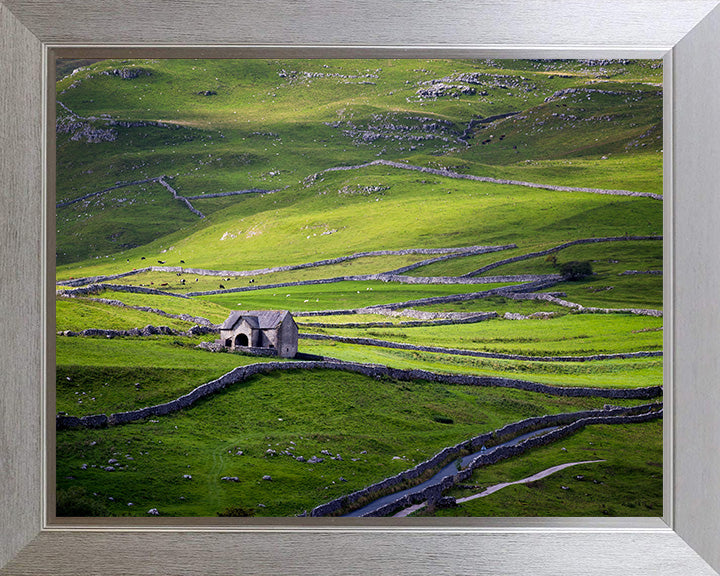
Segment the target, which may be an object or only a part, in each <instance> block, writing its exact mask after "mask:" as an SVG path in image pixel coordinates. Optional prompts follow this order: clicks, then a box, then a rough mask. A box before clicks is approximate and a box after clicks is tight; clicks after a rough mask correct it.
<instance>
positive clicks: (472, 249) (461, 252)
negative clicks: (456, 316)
mask: <svg viewBox="0 0 720 576" xmlns="http://www.w3.org/2000/svg"><path fill="white" fill-rule="evenodd" d="M155 180H158V179H153V181H155ZM165 184H166V185H167V183H165ZM206 197H207V196H206ZM509 248H516V246H515V245H514V244H508V245H507V246H466V247H462V248H407V249H403V250H374V251H369V252H357V253H355V254H350V255H348V256H339V257H338V258H328V259H325V260H317V261H315V262H305V263H303V264H292V265H288V266H275V267H272V268H258V269H255V270H240V271H237V270H207V269H205V268H189V267H182V266H150V267H148V268H141V269H138V270H132V271H130V272H124V273H122V274H114V275H110V276H91V277H87V278H76V279H73V280H63V281H60V282H57V284H59V285H67V286H82V285H84V284H88V283H90V282H100V281H103V282H104V281H106V280H115V279H117V278H123V277H125V276H131V275H133V274H140V273H142V272H149V271H152V272H173V273H178V272H179V273H182V274H196V275H197V276H225V277H238V276H239V277H245V276H258V275H262V274H272V273H274V272H288V271H291V270H302V269H305V268H317V267H320V266H329V265H332V264H341V263H343V262H348V261H350V260H355V259H357V258H365V257H368V256H409V255H414V254H449V255H450V257H452V258H457V257H462V256H467V255H471V254H484V253H488V252H497V251H499V250H507V249H509ZM425 262H427V261H425ZM422 265H425V264H422ZM412 267H415V266H414V265H411V268H408V269H412ZM399 270H402V269H399ZM393 272H397V271H393ZM389 273H390V272H387V273H385V274H389Z"/></svg>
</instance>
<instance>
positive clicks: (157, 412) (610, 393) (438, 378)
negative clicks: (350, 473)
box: [56, 360, 662, 430]
mask: <svg viewBox="0 0 720 576" xmlns="http://www.w3.org/2000/svg"><path fill="white" fill-rule="evenodd" d="M298 369H300V370H343V371H347V372H354V373H357V374H363V375H365V376H370V377H372V378H391V379H394V380H402V381H411V380H424V381H428V382H440V383H444V384H457V385H466V386H493V387H502V388H516V389H519V390H525V391H528V392H539V393H543V394H551V395H553V396H580V397H598V398H624V399H639V398H645V399H649V398H657V397H658V396H661V395H662V386H650V387H647V388H633V389H618V388H610V389H605V388H582V387H559V386H548V385H547V384H539V383H537V382H529V381H526V380H515V379H511V378H500V377H491V376H472V375H468V374H439V373H436V372H429V371H427V370H402V369H398V368H391V367H389V366H382V365H378V364H361V363H356V362H342V361H330V360H320V361H296V362H266V363H258V364H249V365H247V366H240V367H238V368H235V369H234V370H231V371H230V372H228V373H227V374H224V375H223V376H221V377H220V378H218V379H216V380H212V381H211V382H208V383H206V384H202V385H200V386H198V387H197V388H195V389H194V390H192V392H189V393H188V394H185V395H184V396H181V397H179V398H177V399H175V400H171V401H169V402H165V403H163V404H157V405H155V406H149V407H147V408H142V409H139V410H130V411H128V412H121V413H116V414H111V415H110V416H107V415H105V414H98V415H94V416H82V417H75V416H65V415H58V416H57V418H56V426H57V429H58V430H61V429H65V428H78V427H83V426H91V427H92V426H108V425H114V424H124V423H126V422H132V421H135V420H141V419H143V418H147V417H149V416H163V415H165V414H169V413H171V412H176V411H178V410H182V409H184V408H188V407H189V406H191V405H192V404H194V403H195V402H196V401H197V400H199V399H200V398H205V397H206V396H209V395H211V394H214V393H216V392H218V391H219V390H222V389H223V388H225V387H226V386H228V385H230V384H235V383H237V382H241V381H244V380H246V379H248V378H250V377H252V376H255V375H257V374H269V373H272V372H274V371H277V370H298Z"/></svg>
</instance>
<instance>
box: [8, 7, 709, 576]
mask: <svg viewBox="0 0 720 576" xmlns="http://www.w3.org/2000/svg"><path fill="white" fill-rule="evenodd" d="M718 3H719V2H718V0H634V1H628V0H614V1H610V2H604V3H602V4H600V3H597V2H593V1H592V0H572V1H567V2H553V1H540V0H533V1H529V2H528V1H527V0H526V1H523V0H495V1H490V0H455V1H451V0H428V1H425V2H417V1H416V0H398V1H396V2H393V3H388V2H384V3H383V2H380V1H379V0H368V1H365V2H349V1H348V0H339V1H338V0H336V1H332V0H307V1H304V2H282V0H268V1H265V2H258V1H251V0H194V1H192V2H191V1H189V0H176V1H174V2H166V1H162V0H152V1H144V2H143V1H141V0H125V1H123V2H120V1H118V0H94V1H91V0H65V1H60V0H51V1H47V0H42V1H41V0H0V79H1V81H0V254H1V255H2V257H1V258H0V274H1V275H0V311H1V312H2V316H1V317H2V318H3V321H2V322H0V343H2V346H0V366H2V370H0V379H1V380H0V381H1V382H2V386H1V387H0V392H1V396H0V575H5V574H33V575H35V574H73V575H75V574H78V573H88V574H90V573H102V574H105V575H109V574H216V573H217V574H260V573H261V574H280V573H282V574H493V575H494V574H503V575H507V574H527V573H528V569H529V567H531V569H532V573H533V574H536V575H545V574H547V575H550V574H553V575H555V574H598V575H600V574H602V575H614V574H618V575H619V574H635V575H639V576H642V575H646V574H647V575H650V574H652V575H678V576H680V575H682V576H685V575H688V574H693V575H700V576H704V575H708V576H710V575H712V574H717V572H716V571H715V570H719V569H720V547H719V546H717V544H718V540H719V537H718V534H720V480H718V479H719V478H720V450H718V445H719V444H720V416H719V415H718V409H717V407H718V406H720V387H718V386H717V385H716V382H717V381H718V379H719V378H720V361H719V360H720V338H718V332H719V327H720V304H719V303H718V298H717V286H718V285H719V284H720V266H717V260H718V256H717V253H716V251H715V247H716V246H718V245H720V226H718V225H717V224H716V221H717V215H720V194H718V191H717V184H716V182H718V181H720V162H718V161H717V158H718V154H719V152H718V142H720V139H719V137H718V134H720V105H718V103H717V99H716V96H715V95H716V94H717V93H718V92H720V59H718V58H717V54H718V48H720V34H718V33H719V32H720V9H719V8H718V7H717V5H718ZM149 39H151V40H149ZM118 49H122V50H123V53H124V54H126V57H131V56H133V55H135V56H138V57H143V56H146V55H147V54H148V51H155V53H157V54H164V53H167V54H172V55H173V56H174V57H181V56H185V57H212V56H216V55H219V54H223V55H229V54H241V55H244V56H245V57H248V56H252V55H257V56H258V57H260V56H262V57H275V56H280V55H287V54H293V55H295V56H296V57H324V58H331V57H352V56H363V57H374V56H378V57H420V58H429V57H448V58H450V57H478V58H482V57H490V56H492V57H509V58H512V57H528V58H543V57H555V58H560V57H565V58H576V57H634V58H646V57H652V58H659V57H663V58H664V60H665V67H664V70H665V81H664V94H665V104H664V116H665V119H664V125H665V126H664V128H665V130H664V138H665V140H664V153H665V159H664V170H665V173H664V182H665V184H664V186H665V190H664V192H665V201H664V202H665V203H664V206H665V209H664V219H665V222H664V229H665V242H664V245H665V294H664V300H665V315H664V317H665V321H664V328H665V351H666V356H665V398H664V400H665V407H666V418H665V425H664V429H665V437H664V443H665V469H664V479H665V480H664V482H665V496H664V516H663V518H662V519H660V518H655V519H653V518H650V519H640V518H637V519H633V518H615V519H608V518H584V519H553V518H504V519H477V518H473V519H458V520H457V521H454V522H452V523H450V522H448V521H441V519H426V520H425V521H423V522H413V521H411V520H413V519H407V520H408V522H402V523H399V522H398V521H391V520H387V521H385V520H378V521H371V522H367V521H366V522H363V523H362V524H359V523H349V522H347V521H341V520H327V519H325V520H320V519H289V520H288V519H286V520H283V519H278V520H270V519H263V520H261V521H260V522H257V521H256V522H253V523H246V524H243V525H239V526H238V525H234V524H216V525H206V524H205V525H193V524H191V523H189V522H188V521H187V520H186V519H179V520H178V521H177V522H172V523H164V524H162V525H158V524H157V523H153V522H152V520H153V519H142V520H143V521H142V522H140V523H137V524H136V525H135V526H131V527H128V526H127V525H121V524H117V525H108V524H107V523H102V522H100V523H97V522H91V521H88V522H87V523H85V524H82V525H72V526H61V525H57V524H54V523H50V522H49V521H48V518H49V514H48V509H49V507H50V504H51V503H52V498H51V497H49V496H48V494H49V491H48V490H47V487H48V484H49V482H48V478H49V476H51V474H50V472H49V471H48V469H47V466H46V465H45V463H46V462H47V459H48V447H49V446H50V447H51V446H52V445H53V430H52V427H51V426H48V425H47V422H48V413H50V412H49V410H48V406H47V404H46V401H45V400H46V398H45V389H46V388H45V385H46V379H47V377H48V374H49V373H51V372H52V370H51V366H50V364H53V363H54V350H53V338H52V333H53V331H52V330H48V318H51V317H52V302H53V299H52V298H50V296H51V295H52V294H53V292H54V277H53V272H54V268H53V264H52V261H51V259H50V255H51V254H52V252H51V247H52V244H53V231H54V211H52V209H51V208H48V206H52V205H51V204H48V202H47V190H48V182H51V181H52V179H53V177H54V162H53V154H52V151H51V150H49V149H48V146H47V140H48V137H47V135H48V129H49V125H50V128H52V129H54V123H51V120H52V116H53V112H52V109H50V108H48V106H47V102H48V101H50V100H49V98H50V95H51V93H52V92H53V90H54V86H53V85H52V82H49V81H48V78H49V69H50V68H51V67H52V59H53V57H54V56H55V55H57V54H63V55H70V54H72V51H73V50H77V51H79V52H82V53H83V54H87V51H88V50H92V51H93V53H94V54H98V55H99V56H98V57H103V56H102V55H103V51H104V50H105V51H106V52H107V53H108V54H111V53H112V54H116V53H117V52H113V51H116V50H118ZM50 420H52V413H50ZM294 520H297V522H295V521H294ZM314 520H318V522H314ZM435 520H437V521H435Z"/></svg>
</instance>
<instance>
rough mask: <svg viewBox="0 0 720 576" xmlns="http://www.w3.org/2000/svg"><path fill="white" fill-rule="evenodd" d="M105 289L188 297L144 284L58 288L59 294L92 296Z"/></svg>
mask: <svg viewBox="0 0 720 576" xmlns="http://www.w3.org/2000/svg"><path fill="white" fill-rule="evenodd" d="M105 290H109V291H114V292H132V293H134V294H155V295H156V296H175V297H176V298H188V296H187V295H185V294H175V293H174V292H165V291H163V290H156V289H155V288H146V287H144V286H126V285H124V284H105V283H100V284H90V285H89V286H84V287H82V288H74V289H72V290H59V291H58V295H59V296H68V297H71V298H72V297H74V296H92V295H95V294H99V293H100V292H103V291H105Z"/></svg>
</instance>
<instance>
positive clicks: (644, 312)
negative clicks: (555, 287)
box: [505, 293, 663, 317]
mask: <svg viewBox="0 0 720 576" xmlns="http://www.w3.org/2000/svg"><path fill="white" fill-rule="evenodd" d="M505 296H507V297H508V298H511V299H513V300H544V301H545V302H551V303H553V304H557V305H558V306H563V307H565V308H572V309H573V310H576V311H578V312H581V313H584V314H636V315H639V316H655V317H662V315H663V311H662V310H652V309H650V308H597V307H595V306H587V307H586V306H583V305H582V304H577V303H576V302H568V301H567V300H563V299H561V298H558V297H557V296H555V295H553V294H520V293H515V294H505Z"/></svg>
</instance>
